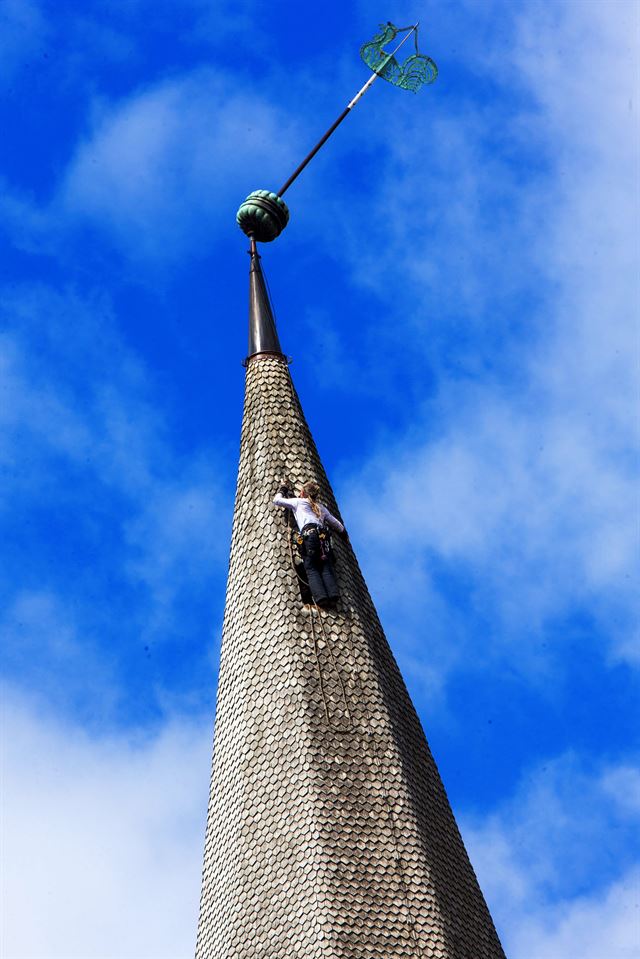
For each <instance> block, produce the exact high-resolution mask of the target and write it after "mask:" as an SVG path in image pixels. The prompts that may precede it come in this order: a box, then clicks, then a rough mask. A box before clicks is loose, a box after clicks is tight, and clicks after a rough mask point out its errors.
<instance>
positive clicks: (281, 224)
mask: <svg viewBox="0 0 640 959" xmlns="http://www.w3.org/2000/svg"><path fill="white" fill-rule="evenodd" d="M236 220H237V221H238V226H239V227H240V229H241V230H242V232H243V233H246V235H247V236H252V237H254V239H255V240H257V242H258V243H269V242H270V241H271V240H275V239H276V237H278V236H280V234H281V233H282V231H283V230H284V228H285V226H286V225H287V223H288V222H289V208H288V206H287V204H286V203H285V202H284V200H281V199H280V197H279V196H278V194H277V193H272V192H271V191H269V190H254V191H253V193H250V194H249V196H248V197H247V199H246V200H245V201H244V203H243V204H242V206H241V207H240V209H239V210H238V212H237V214H236Z"/></svg>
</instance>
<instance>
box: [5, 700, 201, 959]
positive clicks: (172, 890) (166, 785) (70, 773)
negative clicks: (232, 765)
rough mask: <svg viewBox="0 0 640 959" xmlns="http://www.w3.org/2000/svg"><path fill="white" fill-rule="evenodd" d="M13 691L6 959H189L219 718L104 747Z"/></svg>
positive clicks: (113, 739)
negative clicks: (212, 726) (215, 724)
mask: <svg viewBox="0 0 640 959" xmlns="http://www.w3.org/2000/svg"><path fill="white" fill-rule="evenodd" d="M6 692H7V695H6V697H5V706H4V717H3V725H2V733H3V739H4V749H5V757H4V769H3V781H4V798H3V817H2V819H3V821H2V826H3V830H4V833H5V834H4V838H3V843H4V851H3V870H2V880H3V886H4V888H3V891H2V905H3V914H4V931H3V939H2V954H3V956H5V957H6V959H74V957H75V959H116V957H117V959H145V957H146V959H181V957H185V959H186V957H187V956H191V955H192V954H193V948H194V944H195V931H196V923H197V905H198V898H199V892H200V863H201V856H202V848H203V838H204V820H205V813H206V802H207V782H208V770H209V763H210V746H211V744H210V732H211V731H210V723H209V721H207V722H201V723H199V722H187V721H179V720H174V721H171V722H168V723H167V724H166V725H165V726H164V727H163V728H162V729H161V730H159V731H158V732H157V733H153V734H149V733H145V732H144V730H143V731H141V732H139V733H136V731H129V732H128V733H126V734H121V735H116V734H114V735H112V736H110V737H104V738H94V737H91V736H89V735H88V734H87V733H85V732H83V731H82V730H81V729H79V728H78V727H75V726H71V725H68V724H65V723H63V722H61V721H60V720H59V719H57V718H56V717H55V716H52V715H50V714H47V713H46V712H43V711H41V710H40V709H39V708H37V707H36V706H35V705H34V703H33V702H25V701H24V700H23V699H21V698H20V697H19V696H17V695H16V694H15V693H14V692H12V691H11V690H8V691H6Z"/></svg>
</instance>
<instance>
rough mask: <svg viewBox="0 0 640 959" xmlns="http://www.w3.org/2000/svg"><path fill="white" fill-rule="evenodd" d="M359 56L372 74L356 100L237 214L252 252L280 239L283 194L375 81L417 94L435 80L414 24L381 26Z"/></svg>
mask: <svg viewBox="0 0 640 959" xmlns="http://www.w3.org/2000/svg"><path fill="white" fill-rule="evenodd" d="M399 33H406V36H404V37H403V39H402V40H401V41H400V43H399V44H398V45H397V47H395V49H394V50H392V51H391V52H390V53H387V52H386V51H385V50H384V49H383V47H384V46H385V44H387V43H391V42H392V41H393V40H394V39H395V38H396V37H397V35H398V34H399ZM411 36H413V37H414V40H415V47H416V52H415V53H414V54H412V55H411V56H410V57H408V58H407V60H405V61H404V63H402V64H401V63H399V62H398V60H397V59H396V56H395V55H396V53H397V52H398V50H399V49H400V47H401V46H402V45H403V44H404V43H406V42H407V40H408V39H409V37H411ZM360 56H361V57H362V59H363V60H364V62H365V63H366V64H367V66H368V67H369V68H370V69H371V70H372V71H373V76H371V77H369V79H368V80H367V82H366V83H365V84H364V86H362V87H361V89H360V90H358V92H357V93H356V95H355V97H353V99H352V100H350V101H349V103H348V104H347V105H346V107H345V108H344V110H343V111H342V113H341V114H340V116H339V117H338V118H337V119H336V120H334V122H333V123H332V124H331V126H330V127H329V129H328V130H327V132H326V133H325V134H324V135H323V136H322V137H321V138H320V139H319V140H318V142H317V143H316V145H315V146H314V148H313V150H311V152H310V153H308V154H307V156H306V157H305V158H304V160H303V161H302V163H301V164H300V165H299V166H298V167H296V169H295V170H294V171H293V173H292V174H291V176H290V177H289V179H288V180H285V182H284V184H283V185H282V186H281V187H280V190H279V191H278V193H273V192H272V191H270V190H254V191H253V193H250V194H249V196H248V197H247V199H246V200H245V201H244V203H243V204H242V206H241V207H240V209H239V210H238V213H237V216H236V220H237V221H238V225H239V226H240V229H241V230H242V231H243V233H245V234H246V235H247V236H248V237H250V239H251V248H252V252H255V243H256V241H258V242H260V243H268V242H269V241H271V240H275V239H276V238H277V237H278V236H280V234H281V233H282V231H283V230H284V228H285V227H286V225H287V223H288V222H289V208H288V207H287V204H286V203H285V202H284V200H283V199H282V196H283V194H284V193H286V191H287V190H288V189H289V187H290V186H291V184H292V183H293V181H294V180H296V179H297V178H298V177H299V176H300V174H301V173H302V171H303V170H304V168H305V167H306V166H307V164H308V163H310V161H311V160H313V158H314V156H315V155H316V153H317V152H318V150H320V148H321V147H323V146H324V144H325V143H326V142H327V140H328V139H329V137H330V136H331V134H332V133H333V132H334V131H335V130H336V129H337V128H338V127H339V126H340V124H341V123H342V121H343V120H344V119H345V118H346V117H347V116H348V114H349V113H350V112H351V110H352V109H353V108H354V106H355V105H356V103H357V102H358V100H360V99H361V98H362V97H363V96H364V95H365V93H366V92H367V90H368V89H369V87H370V86H371V85H372V84H373V83H374V81H375V80H376V79H377V78H378V77H382V79H383V80H387V81H388V82H389V83H392V84H393V85H394V86H397V87H400V88H401V89H403V90H411V91H412V92H413V93H417V92H418V90H419V89H420V87H422V86H424V85H425V84H428V83H433V81H434V80H435V79H436V77H437V76H438V68H437V66H436V65H435V63H434V61H433V60H432V59H431V57H426V56H424V55H423V54H422V53H420V52H419V51H418V24H417V23H416V24H414V25H413V26H411V27H396V26H394V24H393V23H390V22H389V23H384V24H381V25H380V32H379V33H377V34H376V36H375V37H374V38H373V39H372V40H370V41H369V42H368V43H365V44H364V46H362V47H361V49H360Z"/></svg>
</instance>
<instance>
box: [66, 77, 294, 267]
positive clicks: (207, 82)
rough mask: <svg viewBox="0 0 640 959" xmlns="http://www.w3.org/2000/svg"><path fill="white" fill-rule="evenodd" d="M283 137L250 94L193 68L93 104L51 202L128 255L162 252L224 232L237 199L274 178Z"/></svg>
mask: <svg viewBox="0 0 640 959" xmlns="http://www.w3.org/2000/svg"><path fill="white" fill-rule="evenodd" d="M292 142H293V143H295V142H296V135H295V131H294V127H293V124H292V123H291V121H290V120H288V119H287V117H286V115H285V114H284V113H283V112H282V111H280V110H279V109H278V108H277V107H275V106H273V105H272V104H271V103H270V102H269V101H268V100H267V99H266V98H265V97H262V96H261V95H260V93H259V92H256V91H254V92H252V94H251V95H250V96H247V95H245V94H243V93H239V92H235V91H233V90H230V87H229V84H228V82H224V83H223V82H222V80H221V78H220V77H218V76H217V75H216V74H215V73H214V72H213V71H208V70H201V71H196V72H194V73H192V74H189V75H186V76H179V77H176V78H175V79H171V80H166V81H164V82H161V83H158V84H156V85H152V86H150V87H148V88H146V89H143V90H140V91H137V92H135V93H133V94H132V95H131V96H129V97H128V98H125V99H124V100H122V101H119V102H116V103H113V104H102V105H98V106H97V107H96V110H95V121H94V124H93V129H92V131H91V133H90V134H89V136H88V137H87V138H86V140H85V142H84V143H82V144H81V145H80V146H79V147H78V149H77V151H76V154H75V156H74V158H73V159H72V161H71V163H70V166H69V168H68V170H67V173H66V176H65V181H64V184H63V185H62V187H61V190H60V195H59V197H58V199H57V200H56V201H55V203H56V204H57V205H59V207H60V212H62V213H63V214H64V215H66V216H71V217H72V218H84V219H88V220H90V221H92V222H93V223H94V224H96V225H97V226H98V227H99V228H100V229H104V230H107V231H109V232H111V233H112V235H113V236H114V237H115V238H116V240H117V241H118V242H119V243H120V244H121V246H122V247H123V248H124V249H125V250H126V252H127V253H129V254H130V255H132V256H133V257H134V258H138V257H151V258H152V259H153V258H159V259H160V260H166V259H171V258H174V257H177V256H180V255H182V254H184V252H185V251H186V250H189V251H190V252H191V253H193V252H194V251H196V252H197V250H198V249H199V248H200V246H201V244H202V243H203V242H204V240H205V238H207V247H208V248H209V247H210V244H211V242H212V238H214V239H215V238H216V237H217V235H218V234H219V233H220V230H221V228H223V226H224V225H226V226H227V229H228V231H229V233H231V232H232V231H233V228H234V226H233V221H234V216H235V212H236V209H237V206H238V205H239V203H240V200H241V199H242V198H243V196H245V195H246V194H247V193H249V192H250V191H251V190H253V189H260V188H267V189H268V188H269V187H270V186H271V187H272V186H273V182H274V181H273V178H274V177H275V178H277V177H279V176H281V173H282V170H283V169H286V168H287V166H288V165H289V163H290V162H291V161H290V155H291V153H292V152H293V153H295V150H293V148H292V145H291V144H292ZM256 171H259V180H260V182H255V177H256V176H257V175H258V174H256Z"/></svg>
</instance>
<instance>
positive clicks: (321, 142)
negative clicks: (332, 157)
mask: <svg viewBox="0 0 640 959" xmlns="http://www.w3.org/2000/svg"><path fill="white" fill-rule="evenodd" d="M417 29H418V24H417V23H416V24H414V25H413V26H412V27H411V29H410V30H409V32H408V33H407V35H406V37H403V38H402V40H401V41H400V43H399V44H398V46H397V47H396V48H395V50H392V52H391V53H389V54H387V59H386V60H385V61H384V64H382V66H386V64H387V63H388V62H389V60H390V59H391V57H392V56H394V54H396V53H397V52H398V50H399V49H400V47H401V46H402V44H403V43H406V42H407V40H408V39H409V37H410V36H411V35H412V34H413V33H414V32H415V31H416V30H417ZM382 66H381V67H379V68H378V69H379V70H381V69H382ZM378 76H379V74H378V73H377V72H375V73H374V74H373V76H370V77H369V79H368V80H367V82H366V83H365V84H364V86H363V87H362V88H361V89H360V90H358V92H357V93H356V95H355V97H354V98H353V100H351V101H350V102H349V103H348V104H347V106H346V107H345V108H344V110H343V111H342V113H341V114H340V116H339V117H338V119H337V120H334V122H333V123H332V124H331V126H330V127H329V129H328V130H327V132H326V133H325V134H324V136H322V137H321V139H320V140H318V142H317V143H316V145H315V146H314V148H313V150H312V151H311V153H308V154H307V155H306V157H305V158H304V160H303V161H302V163H301V164H300V166H298V167H296V169H295V170H294V171H293V173H292V174H291V176H290V177H289V179H288V180H286V181H285V183H284V185H283V186H281V187H280V189H279V190H278V196H283V195H284V193H286V191H287V190H288V189H289V187H290V186H291V184H292V183H293V181H294V180H296V179H297V178H298V177H299V176H300V174H301V173H302V171H303V170H304V168H305V167H306V165H307V163H310V162H311V160H313V158H314V156H315V155H316V153H317V152H318V150H319V149H320V147H322V146H324V144H325V143H326V142H327V140H328V139H329V137H330V136H331V134H332V133H333V132H334V130H336V128H337V127H339V126H340V124H341V123H342V121H343V120H344V118H345V117H346V116H347V114H348V113H349V112H350V111H351V109H352V108H353V107H354V106H355V105H356V103H357V102H358V100H359V99H360V98H361V97H363V96H364V95H365V93H366V92H367V90H368V89H369V87H370V86H371V84H372V83H373V81H374V80H376V79H377V78H378Z"/></svg>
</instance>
